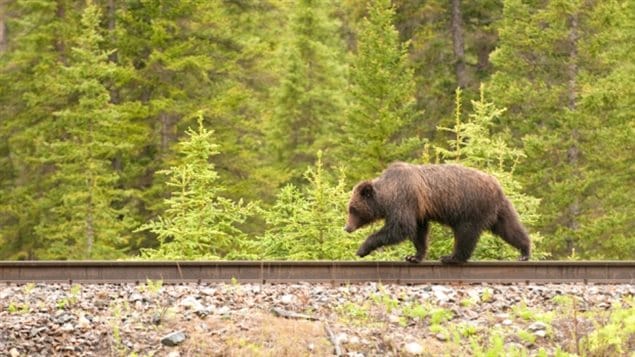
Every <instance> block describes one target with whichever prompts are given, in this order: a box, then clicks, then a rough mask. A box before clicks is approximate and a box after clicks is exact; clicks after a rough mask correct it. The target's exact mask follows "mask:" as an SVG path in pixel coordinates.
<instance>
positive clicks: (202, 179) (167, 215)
mask: <svg viewBox="0 0 635 357" xmlns="http://www.w3.org/2000/svg"><path fill="white" fill-rule="evenodd" d="M198 117H199V119H198V129H197V130H196V131H194V130H192V129H188V130H187V131H186V135H187V139H186V140H184V141H182V142H180V143H179V145H178V148H177V150H178V153H179V154H180V158H179V160H178V162H177V163H176V165H175V166H172V167H170V168H169V169H166V170H163V171H160V174H163V175H165V176H166V177H167V180H166V182H165V185H166V186H167V187H169V188H171V189H172V191H171V196H170V197H169V198H167V199H166V200H165V206H166V207H167V209H166V210H165V212H164V213H163V214H162V215H161V216H159V217H158V218H157V219H155V220H153V221H151V222H149V223H146V224H144V225H143V226H141V227H140V228H139V229H138V230H137V231H143V230H148V231H150V232H152V233H154V234H156V235H157V239H158V241H159V246H158V247H157V248H155V249H144V250H143V251H142V255H143V256H144V257H146V258H152V259H166V258H167V259H201V258H208V259H218V258H232V257H238V258H245V257H247V256H249V254H251V252H250V251H249V250H248V249H249V242H247V236H246V234H245V233H244V232H242V231H241V229H240V228H239V227H238V226H239V225H240V224H242V223H244V221H245V219H246V218H247V217H248V216H249V215H250V214H251V212H252V211H253V209H254V205H253V204H248V205H244V204H243V203H242V201H239V202H234V201H232V200H230V199H227V198H225V197H222V196H221V194H222V193H223V191H224V190H225V187H224V186H223V185H222V184H221V183H220V182H219V176H218V173H217V172H216V170H215V169H214V165H213V164H211V163H209V159H210V158H211V157H212V156H214V155H217V154H218V151H217V150H218V145H217V144H215V143H214V138H213V131H209V130H207V129H205V127H204V126H203V117H202V116H201V115H200V114H199V116H198Z"/></svg>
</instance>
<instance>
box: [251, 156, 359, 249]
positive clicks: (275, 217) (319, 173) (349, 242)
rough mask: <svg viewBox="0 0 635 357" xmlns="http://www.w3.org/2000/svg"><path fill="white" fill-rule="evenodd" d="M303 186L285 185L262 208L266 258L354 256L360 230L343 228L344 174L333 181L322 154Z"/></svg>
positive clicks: (345, 195)
mask: <svg viewBox="0 0 635 357" xmlns="http://www.w3.org/2000/svg"><path fill="white" fill-rule="evenodd" d="M304 178H305V180H306V181H307V186H306V187H305V188H303V189H300V188H298V187H296V186H295V185H293V184H288V185H287V186H285V187H284V188H282V189H281V190H280V192H279V193H278V196H277V199H276V202H275V203H274V204H273V206H272V207H271V208H270V209H267V210H265V211H263V213H262V215H263V217H264V219H265V223H266V230H265V234H264V236H262V237H261V239H260V240H259V244H260V245H261V248H259V251H261V252H262V253H261V254H262V258H265V259H292V260H299V259H354V258H355V256H354V253H355V251H356V246H357V244H358V243H359V242H360V240H361V239H360V236H361V234H360V233H355V234H347V233H345V232H344V231H343V229H342V227H343V226H344V220H345V217H346V203H347V199H348V196H349V192H348V190H347V189H346V188H345V177H344V176H343V173H342V172H341V171H340V176H339V177H338V178H337V179H336V180H333V179H332V178H329V176H328V173H327V172H326V171H325V170H324V166H323V162H322V153H321V152H318V157H317V161H316V163H315V166H314V167H311V168H309V169H308V170H307V171H306V173H305V175H304Z"/></svg>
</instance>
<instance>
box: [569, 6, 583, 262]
mask: <svg viewBox="0 0 635 357" xmlns="http://www.w3.org/2000/svg"><path fill="white" fill-rule="evenodd" d="M569 26H570V32H569V37H568V42H569V64H568V65H567V78H568V82H567V109H568V110H569V112H570V113H569V115H571V113H572V112H574V111H575V110H576V101H577V76H578V14H573V15H571V16H570V17H569ZM579 136H580V134H579V131H578V128H577V127H576V126H575V124H573V127H572V129H571V146H570V147H569V149H568V150H567V163H568V164H569V166H570V167H571V170H572V172H573V178H574V180H576V181H577V179H579V176H580V173H579V159H580V149H579V145H578V142H579V139H580V138H579ZM567 211H568V212H567V213H568V219H567V228H568V229H569V231H570V232H571V233H570V234H571V235H570V236H569V237H568V238H567V239H566V245H567V251H568V252H569V254H570V255H572V254H573V253H574V249H575V245H574V242H575V239H576V237H575V235H576V234H577V231H578V230H579V228H580V223H579V222H578V216H579V215H580V199H579V197H578V194H577V193H574V197H573V199H572V201H571V204H570V205H569V207H568V209H567Z"/></svg>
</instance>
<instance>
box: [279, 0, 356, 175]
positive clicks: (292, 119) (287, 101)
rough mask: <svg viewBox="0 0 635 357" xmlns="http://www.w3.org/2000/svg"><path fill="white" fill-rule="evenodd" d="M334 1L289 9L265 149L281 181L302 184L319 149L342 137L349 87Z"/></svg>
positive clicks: (312, 0) (305, 2)
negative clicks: (346, 93)
mask: <svg viewBox="0 0 635 357" xmlns="http://www.w3.org/2000/svg"><path fill="white" fill-rule="evenodd" d="M333 5H334V2H332V1H316V0H300V1H298V3H297V4H295V5H294V6H291V14H290V15H289V19H288V24H287V27H286V31H285V33H284V34H283V36H282V37H283V39H282V42H281V44H280V51H279V54H278V66H279V68H280V73H279V82H278V84H277V86H276V87H275V88H274V89H273V93H272V96H273V103H272V105H273V107H272V109H271V111H270V118H269V122H268V123H267V124H266V131H267V144H268V148H269V151H270V152H271V155H272V158H273V160H274V164H275V165H277V166H279V171H280V176H282V177H281V179H280V181H281V182H284V180H285V178H293V179H296V180H297V179H300V178H301V176H302V173H303V172H304V171H305V170H306V168H307V167H308V166H309V165H310V164H311V163H312V162H313V161H314V158H315V153H316V152H317V150H319V149H325V148H327V147H328V146H329V145H328V144H330V143H332V141H333V140H334V139H335V140H337V138H339V135H338V133H340V129H339V127H340V125H339V124H340V123H341V118H342V113H343V112H342V109H343V105H344V102H343V93H344V92H343V91H344V87H345V66H344V53H343V49H344V45H343V42H342V40H341V39H340V37H339V34H338V29H339V23H338V21H336V20H335V18H334V17H333V16H332V14H331V13H329V11H332V9H333Z"/></svg>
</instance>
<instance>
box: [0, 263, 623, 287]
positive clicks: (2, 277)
mask: <svg viewBox="0 0 635 357" xmlns="http://www.w3.org/2000/svg"><path fill="white" fill-rule="evenodd" d="M147 279H151V280H163V282H164V283H186V282H190V283H191V282H230V281H233V280H235V281H238V282H244V283H247V282H249V283H293V282H301V281H305V282H320V283H324V282H326V283H332V284H348V283H361V282H368V281H376V282H384V283H398V284H420V283H481V282H487V283H601V284H616V283H621V284H635V261H531V262H502V261H479V262H470V263H467V264H464V265H443V264H440V263H438V262H423V263H421V264H410V263H405V262H403V263H402V262H372V261H0V283H28V282H50V283H53V282H57V283H143V282H145V281H146V280H147Z"/></svg>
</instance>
